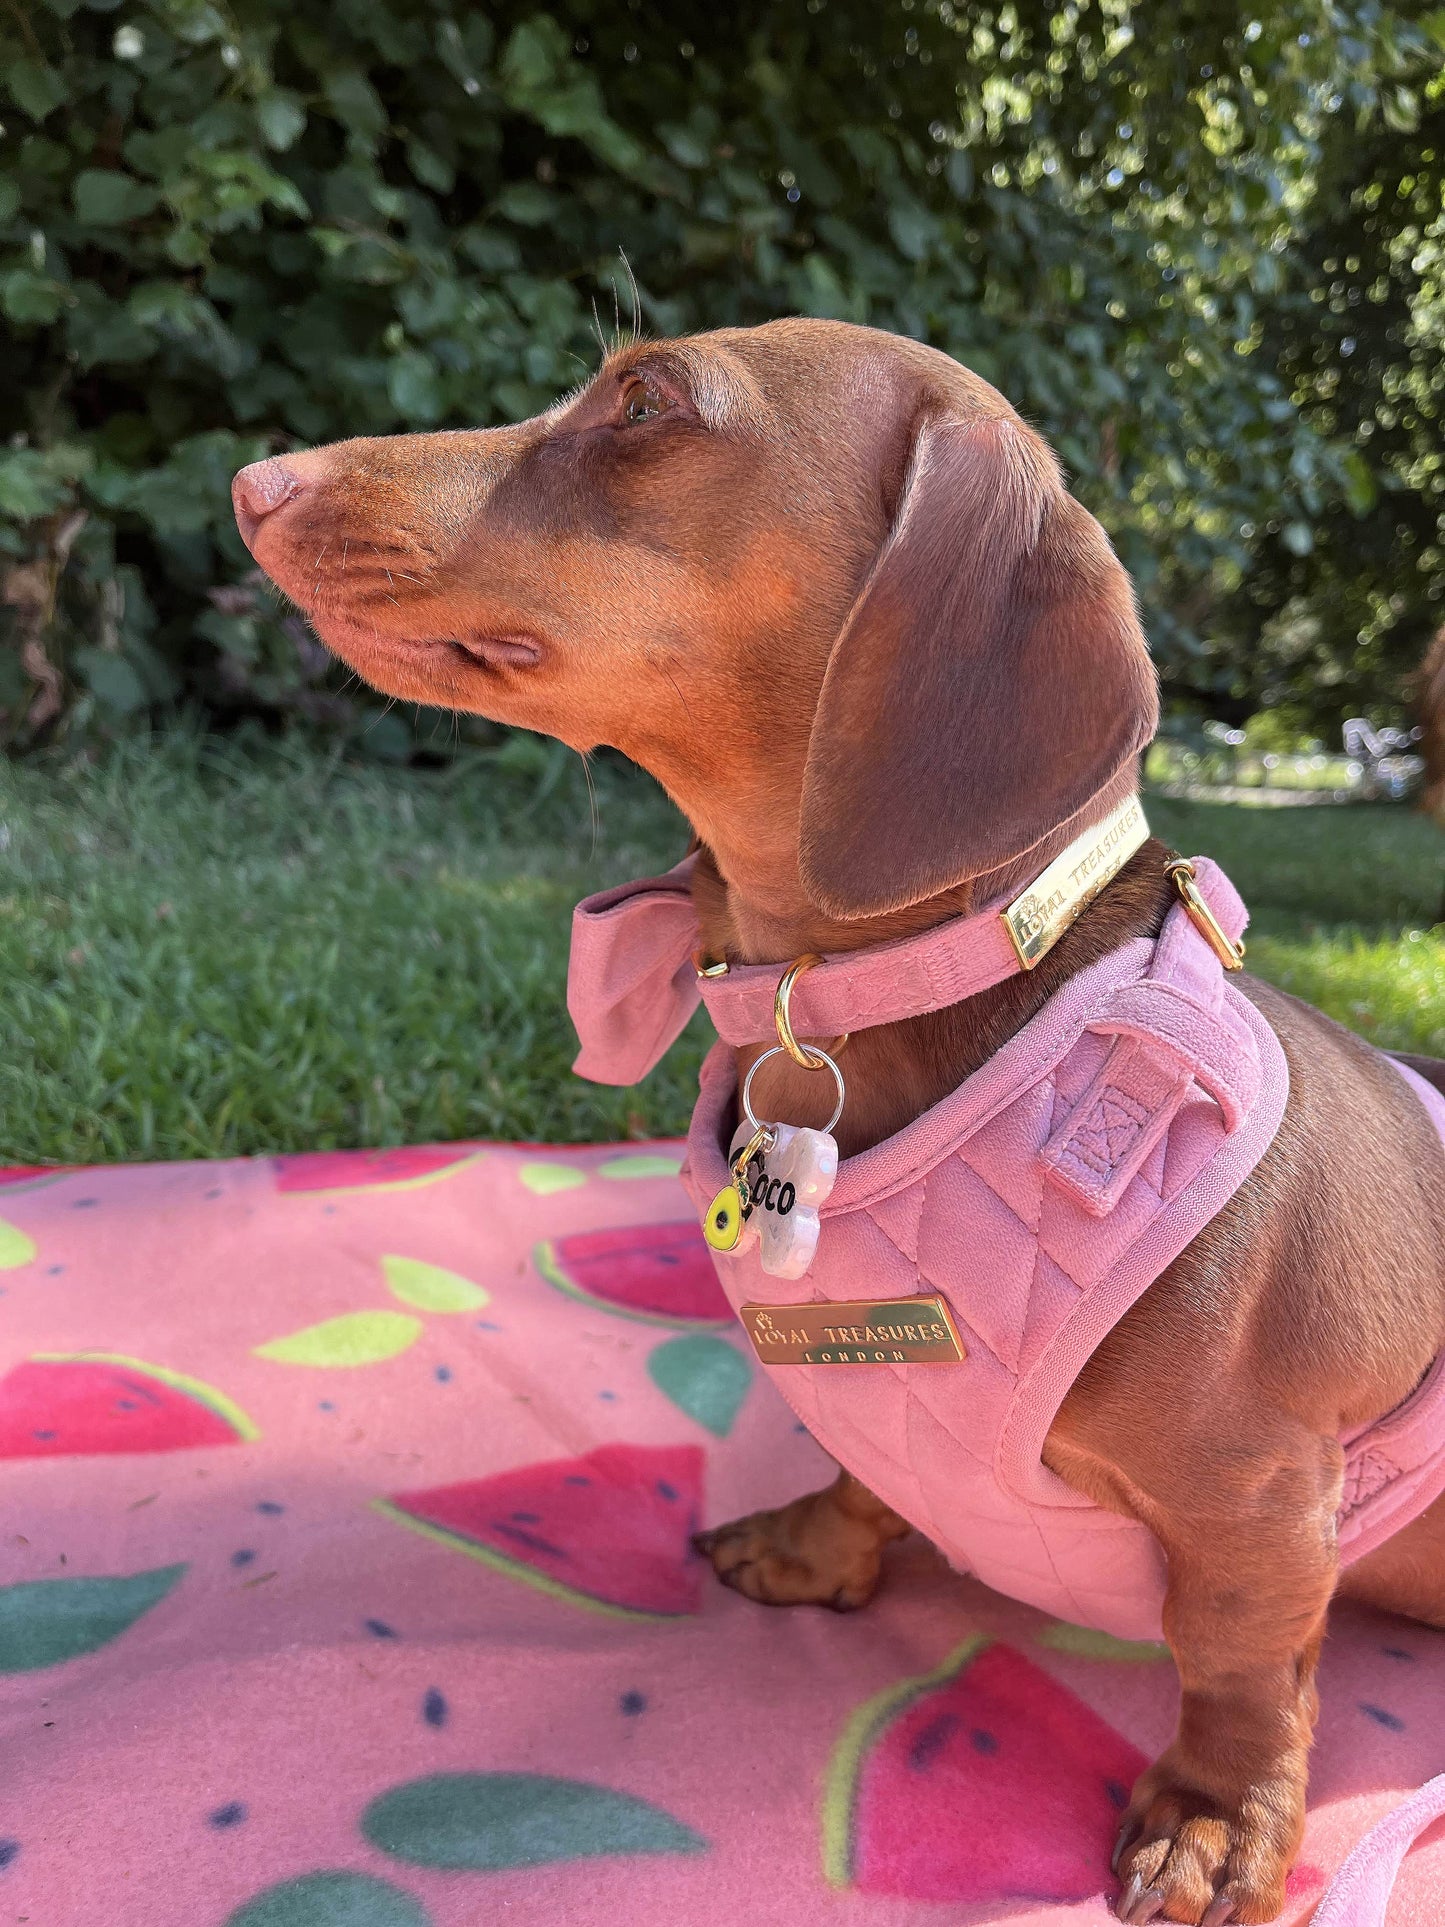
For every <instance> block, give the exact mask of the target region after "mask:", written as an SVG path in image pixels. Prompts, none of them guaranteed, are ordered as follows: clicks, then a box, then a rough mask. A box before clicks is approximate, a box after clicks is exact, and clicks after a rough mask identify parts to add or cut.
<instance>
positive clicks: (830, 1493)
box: [693, 1472, 909, 1612]
mask: <svg viewBox="0 0 1445 1927" xmlns="http://www.w3.org/2000/svg"><path fill="white" fill-rule="evenodd" d="M908 1530H909V1526H908V1521H907V1520H906V1519H900V1518H899V1516H898V1514H897V1513H896V1512H894V1511H892V1510H891V1508H890V1507H888V1506H886V1505H884V1503H883V1501H882V1500H881V1499H878V1498H875V1497H874V1496H873V1494H872V1493H871V1492H870V1491H869V1490H868V1488H867V1486H866V1485H862V1484H860V1483H859V1481H858V1480H857V1479H855V1478H854V1477H853V1475H852V1473H851V1472H840V1473H839V1474H838V1476H837V1478H836V1479H835V1480H834V1481H833V1483H832V1484H831V1485H830V1486H827V1487H826V1488H825V1489H824V1490H823V1491H822V1492H810V1493H808V1494H807V1496H806V1497H804V1498H801V1499H794V1500H793V1501H792V1503H791V1504H790V1505H784V1506H779V1507H778V1509H777V1510H776V1511H775V1512H753V1513H750V1514H749V1515H748V1517H747V1518H746V1519H734V1520H733V1522H732V1523H731V1525H725V1526H717V1527H715V1528H714V1530H713V1531H711V1532H700V1533H699V1534H698V1535H697V1537H696V1538H695V1539H694V1540H693V1544H694V1545H695V1546H696V1547H697V1549H698V1551H699V1552H700V1553H702V1555H703V1557H704V1558H706V1559H710V1560H711V1561H712V1565H713V1570H714V1571H715V1572H716V1574H717V1576H718V1578H719V1579H721V1580H722V1582H723V1584H724V1585H725V1586H731V1587H732V1589H733V1591H734V1592H740V1593H743V1594H745V1595H746V1597H747V1598H749V1599H756V1600H758V1601H759V1602H760V1603H761V1604H762V1605H764V1606H805V1605H813V1606H831V1607H832V1608H833V1610H834V1611H835V1612H852V1611H853V1610H854V1609H855V1607H858V1606H864V1605H866V1604H867V1603H868V1601H869V1600H870V1599H871V1598H872V1597H873V1593H874V1590H875V1588H876V1587H877V1584H878V1575H879V1571H880V1568H881V1565H882V1558H883V1548H884V1546H885V1545H887V1543H888V1542H889V1540H890V1539H901V1538H902V1537H903V1535H904V1533H905V1532H907V1531H908Z"/></svg>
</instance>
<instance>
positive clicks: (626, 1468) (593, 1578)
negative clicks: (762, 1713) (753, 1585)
mask: <svg viewBox="0 0 1445 1927" xmlns="http://www.w3.org/2000/svg"><path fill="white" fill-rule="evenodd" d="M702 1468H703V1455H702V1452H701V1451H700V1449H699V1448H698V1447H697V1446H695V1445H678V1446H657V1445H601V1446H598V1447H597V1449H596V1450H595V1451H593V1452H588V1453H586V1454H585V1455H584V1456H583V1457H581V1458H578V1459H548V1460H546V1461H544V1462H543V1463H541V1464H538V1465H521V1466H517V1467H516V1468H514V1469H513V1470H512V1471H510V1472H499V1473H497V1474H496V1475H495V1476H494V1477H492V1478H490V1479H473V1480H470V1481H468V1482H467V1483H465V1484H462V1485H445V1486H436V1487H433V1488H432V1489H431V1490H430V1491H427V1492H407V1493H398V1494H396V1495H395V1496H393V1497H392V1498H390V1499H379V1500H377V1502H376V1503H377V1509H378V1511H381V1512H384V1513H385V1514H386V1515H387V1516H388V1518H392V1519H395V1520H396V1521H397V1522H398V1524H400V1525H406V1526H411V1527H413V1528H414V1529H415V1530H416V1531H418V1532H423V1533H425V1534H426V1535H427V1536H428V1537H429V1538H432V1539H437V1540H439V1541H440V1542H441V1543H442V1544H443V1545H446V1546H452V1547H455V1549H456V1550H457V1551H458V1552H465V1553H467V1554H469V1555H470V1556H471V1557H472V1558H473V1559H480V1560H481V1561H482V1563H483V1564H484V1565H488V1566H492V1567H495V1569H496V1570H497V1571H498V1572H505V1573H506V1574H508V1576H509V1577H510V1578H513V1579H520V1580H521V1581H522V1582H523V1583H524V1584H525V1585H529V1586H536V1587H538V1588H539V1590H541V1591H542V1592H546V1593H550V1594H551V1595H552V1596H553V1597H554V1598H556V1599H566V1600H568V1601H570V1602H571V1604H572V1605H574V1606H582V1607H585V1608H586V1609H587V1610H588V1611H590V1612H601V1613H609V1614H613V1615H617V1616H621V1617H623V1618H627V1619H674V1618H677V1617H678V1616H680V1615H681V1614H683V1613H695V1612H696V1611H697V1610H698V1607H699V1603H700V1597H701V1578H702V1575H701V1562H700V1561H699V1560H698V1559H697V1557H696V1555H695V1554H694V1553H693V1550H692V1535H693V1533H694V1532H695V1531H696V1530H697V1524H698V1519H699V1516H700V1513H701V1509H702Z"/></svg>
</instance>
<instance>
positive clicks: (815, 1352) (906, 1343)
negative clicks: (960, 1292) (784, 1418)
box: [738, 1298, 968, 1365]
mask: <svg viewBox="0 0 1445 1927" xmlns="http://www.w3.org/2000/svg"><path fill="white" fill-rule="evenodd" d="M738 1316H739V1317H740V1318H741V1319H742V1321H743V1330H744V1331H745V1332H746V1333H747V1335H748V1337H749V1338H750V1339H751V1340H752V1341H753V1350H754V1351H755V1352H756V1353H757V1355H758V1359H759V1362H760V1363H761V1364H764V1365H956V1364H957V1363H958V1361H959V1359H961V1358H967V1356H968V1353H967V1352H966V1351H965V1350H964V1349H963V1345H962V1342H961V1341H960V1339H959V1336H958V1332H957V1329H956V1328H955V1326H954V1322H953V1315H952V1313H951V1312H950V1311H949V1309H948V1305H947V1303H946V1302H945V1301H944V1300H943V1299H942V1298H850V1299H846V1300H844V1301H841V1302H833V1303H824V1304H812V1305H744V1306H743V1308H742V1310H741V1312H740V1313H739V1314H738Z"/></svg>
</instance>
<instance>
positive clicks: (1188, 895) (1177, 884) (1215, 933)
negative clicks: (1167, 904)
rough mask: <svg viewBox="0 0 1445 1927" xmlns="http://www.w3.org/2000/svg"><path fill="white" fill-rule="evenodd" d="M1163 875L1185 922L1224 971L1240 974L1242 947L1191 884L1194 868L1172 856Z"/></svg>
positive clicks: (1242, 957)
mask: <svg viewBox="0 0 1445 1927" xmlns="http://www.w3.org/2000/svg"><path fill="white" fill-rule="evenodd" d="M1164 874H1165V876H1167V877H1168V878H1169V881H1170V882H1171V883H1172V884H1173V885H1174V888H1175V889H1176V890H1177V891H1178V892H1179V901H1180V902H1181V903H1182V904H1183V905H1184V908H1185V909H1186V910H1187V911H1188V912H1189V920H1190V922H1191V923H1192V924H1193V925H1194V927H1195V929H1196V930H1197V931H1198V932H1199V934H1200V936H1201V937H1203V938H1204V940H1205V942H1206V943H1207V944H1208V945H1209V947H1210V949H1211V950H1212V951H1213V952H1214V954H1215V956H1216V957H1218V959H1219V961H1220V962H1221V963H1222V964H1223V965H1224V968H1225V969H1226V970H1243V968H1244V945H1243V944H1242V943H1236V942H1235V941H1234V939H1233V938H1232V937H1231V936H1229V935H1227V934H1226V932H1225V931H1224V930H1223V929H1222V927H1221V926H1220V923H1219V919H1218V918H1217V917H1216V916H1215V914H1214V912H1213V911H1212V910H1211V909H1210V907H1209V905H1208V904H1207V903H1206V902H1205V901H1204V898H1203V896H1202V895H1201V894H1200V889H1199V885H1198V884H1197V883H1196V882H1195V881H1194V865H1193V864H1192V863H1191V862H1190V861H1189V858H1188V857H1187V856H1176V857H1174V858H1173V859H1172V860H1171V861H1170V862H1168V863H1166V864H1165V865H1164Z"/></svg>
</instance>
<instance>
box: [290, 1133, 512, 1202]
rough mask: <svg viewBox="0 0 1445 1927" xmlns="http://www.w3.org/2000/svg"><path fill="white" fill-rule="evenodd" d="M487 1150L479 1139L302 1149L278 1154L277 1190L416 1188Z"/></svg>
mask: <svg viewBox="0 0 1445 1927" xmlns="http://www.w3.org/2000/svg"><path fill="white" fill-rule="evenodd" d="M481 1155H482V1153H481V1151H480V1150H479V1149H478V1148H477V1146H476V1145H475V1144H402V1145H397V1146H395V1147H394V1148H393V1149H391V1150H386V1151H298V1152H296V1153H295V1154H294V1155H290V1156H286V1157H275V1158H272V1160H271V1167H272V1169H273V1170H274V1171H275V1173H276V1189H277V1190H278V1191H415V1190H418V1189H419V1188H420V1187H421V1186H422V1185H424V1184H435V1183H436V1181H437V1179H438V1178H446V1177H450V1176H451V1175H452V1173H453V1172H455V1171H460V1170H461V1169H462V1168H463V1166H464V1165H468V1164H475V1162H476V1161H477V1159H478V1158H479V1157H480V1156H481Z"/></svg>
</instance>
